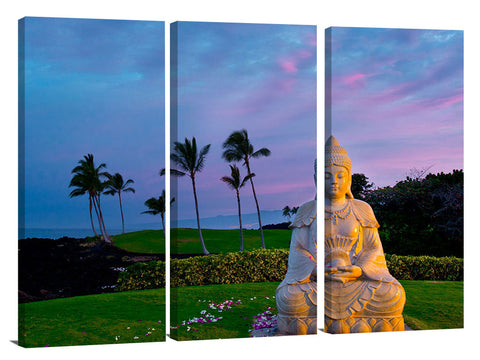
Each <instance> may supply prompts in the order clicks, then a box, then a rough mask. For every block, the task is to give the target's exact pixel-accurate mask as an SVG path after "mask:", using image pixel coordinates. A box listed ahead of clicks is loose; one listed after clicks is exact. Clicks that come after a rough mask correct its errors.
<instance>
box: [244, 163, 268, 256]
mask: <svg viewBox="0 0 480 360" xmlns="http://www.w3.org/2000/svg"><path fill="white" fill-rule="evenodd" d="M245 164H246V165H247V171H248V175H250V174H251V172H250V164H249V163H248V160H246V161H245ZM250 184H252V192H253V198H254V199H255V205H256V206H257V214H258V225H259V226H260V238H261V239H262V248H264V249H265V240H264V239H263V228H262V219H261V218H260V207H259V206H258V200H257V194H255V186H253V180H252V178H250Z"/></svg>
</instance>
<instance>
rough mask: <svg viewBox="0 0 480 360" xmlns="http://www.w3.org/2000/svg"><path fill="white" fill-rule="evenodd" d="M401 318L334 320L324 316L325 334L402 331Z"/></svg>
mask: <svg viewBox="0 0 480 360" xmlns="http://www.w3.org/2000/svg"><path fill="white" fill-rule="evenodd" d="M404 330H405V324H404V321H403V316H396V317H381V318H374V317H354V316H350V317H348V318H346V319H340V320H335V319H331V318H329V317H328V316H325V332H328V333H330V334H348V333H364V332H381V331H404Z"/></svg>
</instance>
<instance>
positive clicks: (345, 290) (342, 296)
mask: <svg viewBox="0 0 480 360" xmlns="http://www.w3.org/2000/svg"><path fill="white" fill-rule="evenodd" d="M351 182H352V174H351V161H350V158H349V157H348V155H347V151H346V150H345V149H344V148H343V147H341V146H340V144H339V143H338V141H337V140H336V139H335V138H334V137H333V136H331V137H330V138H329V139H328V140H327V143H326V148H325V331H326V332H329V333H335V334H337V333H355V332H372V331H375V332H376V331H401V330H404V321H403V316H402V311H403V307H404V305H405V291H404V290H403V288H402V286H401V285H400V283H399V282H398V281H397V280H396V279H395V278H394V277H393V276H391V275H390V273H389V272H388V269H387V265H386V261H385V255H384V253H383V249H382V244H381V242H380V237H379V235H378V230H377V229H378V227H379V224H378V222H377V220H376V219H375V215H374V213H373V210H372V208H371V207H370V205H368V204H367V203H365V202H363V201H360V200H356V199H354V198H353V195H352V192H351V190H350V187H351Z"/></svg>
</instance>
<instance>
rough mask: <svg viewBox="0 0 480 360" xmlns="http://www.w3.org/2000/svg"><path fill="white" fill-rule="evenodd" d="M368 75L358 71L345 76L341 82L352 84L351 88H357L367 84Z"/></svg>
mask: <svg viewBox="0 0 480 360" xmlns="http://www.w3.org/2000/svg"><path fill="white" fill-rule="evenodd" d="M366 77H367V74H362V73H357V74H353V75H348V76H344V77H343V78H342V79H341V82H342V83H343V84H345V85H347V86H350V87H351V88H355V89H357V88H360V87H363V86H365V78H366Z"/></svg>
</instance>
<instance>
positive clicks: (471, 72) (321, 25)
mask: <svg viewBox="0 0 480 360" xmlns="http://www.w3.org/2000/svg"><path fill="white" fill-rule="evenodd" d="M1 6H2V9H1V11H0V17H1V21H0V26H1V32H0V36H1V42H0V49H1V55H2V56H1V64H2V66H1V67H0V71H1V76H0V86H1V93H0V100H1V102H0V104H1V108H0V109H1V111H0V115H1V117H0V124H1V131H0V146H1V151H0V155H1V162H0V164H1V167H0V168H1V177H0V179H1V187H0V194H1V197H0V203H1V214H0V215H1V216H0V219H1V220H0V221H1V234H2V237H1V239H0V241H1V246H2V247H1V249H2V250H3V251H2V255H3V256H2V258H1V260H0V263H1V266H2V268H1V273H0V276H1V279H2V282H1V285H0V288H1V306H0V309H1V311H2V312H1V317H0V332H1V339H0V354H2V357H3V358H6V359H27V358H35V359H49V360H50V359H62V358H65V357H67V358H71V359H84V358H85V357H89V356H90V357H100V356H101V357H109V358H110V357H112V358H113V357H115V358H116V359H130V358H137V359H138V358H140V357H141V358H152V359H162V358H167V357H171V358H173V359H190V358H192V359H250V358H253V359H260V358H263V359H265V358H267V359H270V358H278V359H288V358H290V357H291V358H295V359H304V358H312V359H313V358H316V359H324V358H331V359H333V358H350V359H357V358H359V359H362V358H367V357H368V358H371V359H375V358H378V359H380V358H381V359H417V358H421V357H428V358H432V359H453V358H456V359H458V358H460V359H464V358H465V359H466V358H478V346H475V345H478V343H479V339H480V330H479V328H480V316H479V310H478V309H479V308H480V307H479V304H478V302H479V301H480V291H479V290H478V287H479V286H480V279H479V276H477V274H478V273H479V270H478V266H477V265H476V263H477V261H478V260H477V258H478V256H479V255H478V254H479V245H478V242H480V239H479V237H480V236H479V235H478V233H477V232H478V230H477V232H475V230H476V229H477V227H476V223H477V222H478V220H477V219H476V218H475V217H476V216H478V215H479V214H480V212H479V210H478V208H479V206H478V204H480V203H479V201H480V199H479V195H478V185H477V184H478V183H477V181H476V180H477V179H478V176H479V171H478V168H479V163H480V162H479V154H480V153H479V152H478V143H479V140H478V135H479V130H478V129H479V127H478V125H477V123H478V121H479V111H478V105H479V100H478V98H479V97H480V89H479V88H478V85H477V84H478V83H479V82H480V78H479V71H478V67H479V49H480V45H479V44H480V32H479V25H478V19H479V11H478V7H477V6H475V2H474V1H463V0H457V1H451V0H450V1H442V0H436V1H427V0H423V1H422V0H415V1H410V0H403V1H368V0H363V1H353V0H348V1H347V0H343V1H342V0H331V1H329V2H326V1H320V0H317V1H302V0H296V1H283V0H277V1H261V0H254V1H251V0H243V1H228V0H225V1H214V0H196V1H195V0H191V1H187V0H185V1H182V0H170V1H161V0H157V1H147V0H136V1H132V0H130V1H123V0H117V1H111V2H110V1H109V2H107V1H104V2H101V1H100V0H94V1H91V0H83V1H76V0H75V1H65V0H63V1H53V0H52V1H50V0H40V1H35V0H32V1H30V0H24V1H22V0H17V1H16V2H10V3H9V4H8V5H7V2H6V1H4V2H2V5H1ZM24 16H46V17H75V18H96V19H131V20H159V21H165V22H166V24H167V25H168V24H169V23H170V22H173V21H176V20H183V21H221V22H250V23H278V24H308V25H317V27H318V56H317V58H318V139H323V138H324V137H323V125H322V122H323V79H324V74H323V68H324V62H323V60H324V52H323V48H324V35H323V34H324V31H323V30H324V29H325V28H326V27H329V26H361V27H395V28H421V29H450V30H464V31H465V33H464V35H465V175H466V180H465V213H466V217H465V230H466V231H465V266H466V274H465V298H466V300H465V329H457V330H435V331H416V332H403V333H382V334H357V335H336V336H332V335H327V334H319V335H316V336H315V335H311V336H296V337H295V336H290V337H273V338H268V339H233V340H222V341H195V342H175V341H173V340H170V339H167V342H165V343H150V344H127V345H102V346H99V345H97V346H81V347H66V348H38V349H23V348H20V347H18V346H17V345H15V344H14V343H13V342H12V341H13V340H16V339H17V276H16V272H17V261H16V254H17V242H16V239H17V189H18V187H17V179H18V177H17V171H18V170H17V169H18V168H17V157H18V151H17V136H18V135H17V118H18V112H17V82H18V80H17V41H18V37H17V20H18V19H20V18H22V17H24ZM168 44H169V43H168V42H167V43H166V46H167V48H168ZM167 133H168V132H167ZM167 146H168V143H167ZM318 147H319V154H321V153H322V151H323V144H322V143H321V142H320V141H319V142H318ZM319 158H320V157H319ZM319 167H321V163H319ZM319 180H320V181H321V180H322V177H320V179H319ZM319 187H320V188H321V184H319ZM320 231H322V229H321V228H320ZM320 322H321V321H320ZM4 355H5V356H4Z"/></svg>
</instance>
